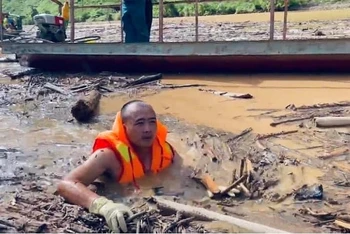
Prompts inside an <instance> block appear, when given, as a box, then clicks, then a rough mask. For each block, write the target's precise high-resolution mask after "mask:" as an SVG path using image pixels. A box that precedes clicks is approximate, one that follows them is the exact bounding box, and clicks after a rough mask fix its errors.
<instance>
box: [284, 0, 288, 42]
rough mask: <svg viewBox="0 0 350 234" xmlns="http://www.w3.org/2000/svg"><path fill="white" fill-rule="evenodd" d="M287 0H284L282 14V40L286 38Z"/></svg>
mask: <svg viewBox="0 0 350 234" xmlns="http://www.w3.org/2000/svg"><path fill="white" fill-rule="evenodd" d="M288 6H289V0H284V15H283V40H286V39H287V17H288Z"/></svg>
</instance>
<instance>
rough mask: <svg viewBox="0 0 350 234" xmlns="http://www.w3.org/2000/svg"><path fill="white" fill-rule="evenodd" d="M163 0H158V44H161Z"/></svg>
mask: <svg viewBox="0 0 350 234" xmlns="http://www.w3.org/2000/svg"><path fill="white" fill-rule="evenodd" d="M163 11H164V4H163V0H159V42H163Z"/></svg>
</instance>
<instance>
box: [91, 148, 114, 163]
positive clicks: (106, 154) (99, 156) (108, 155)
mask: <svg viewBox="0 0 350 234" xmlns="http://www.w3.org/2000/svg"><path fill="white" fill-rule="evenodd" d="M88 160H93V161H96V160H98V161H99V162H100V163H104V162H106V163H108V162H110V161H111V160H113V161H114V160H116V155H115V153H114V151H113V150H111V149H109V148H103V149H98V150H96V151H95V152H94V153H92V154H91V155H90V157H89V158H88Z"/></svg>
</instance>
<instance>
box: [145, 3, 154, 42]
mask: <svg viewBox="0 0 350 234" xmlns="http://www.w3.org/2000/svg"><path fill="white" fill-rule="evenodd" d="M145 8H146V23H147V27H148V31H149V34H150V35H151V28H152V20H153V3H152V0H146V7H145Z"/></svg>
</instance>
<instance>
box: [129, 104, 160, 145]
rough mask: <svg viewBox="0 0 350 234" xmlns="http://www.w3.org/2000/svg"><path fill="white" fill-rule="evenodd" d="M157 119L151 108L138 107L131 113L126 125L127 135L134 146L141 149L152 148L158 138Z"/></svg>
mask: <svg viewBox="0 0 350 234" xmlns="http://www.w3.org/2000/svg"><path fill="white" fill-rule="evenodd" d="M156 121H157V119H156V114H155V112H154V110H153V109H152V108H150V107H147V106H145V107H138V108H137V110H134V111H132V112H131V113H130V118H128V120H127V121H126V122H125V123H124V126H125V130H126V134H127V136H128V138H129V140H130V141H131V143H132V144H134V145H136V146H139V147H150V146H152V144H153V141H154V139H155V137H156V132H157V122H156Z"/></svg>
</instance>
